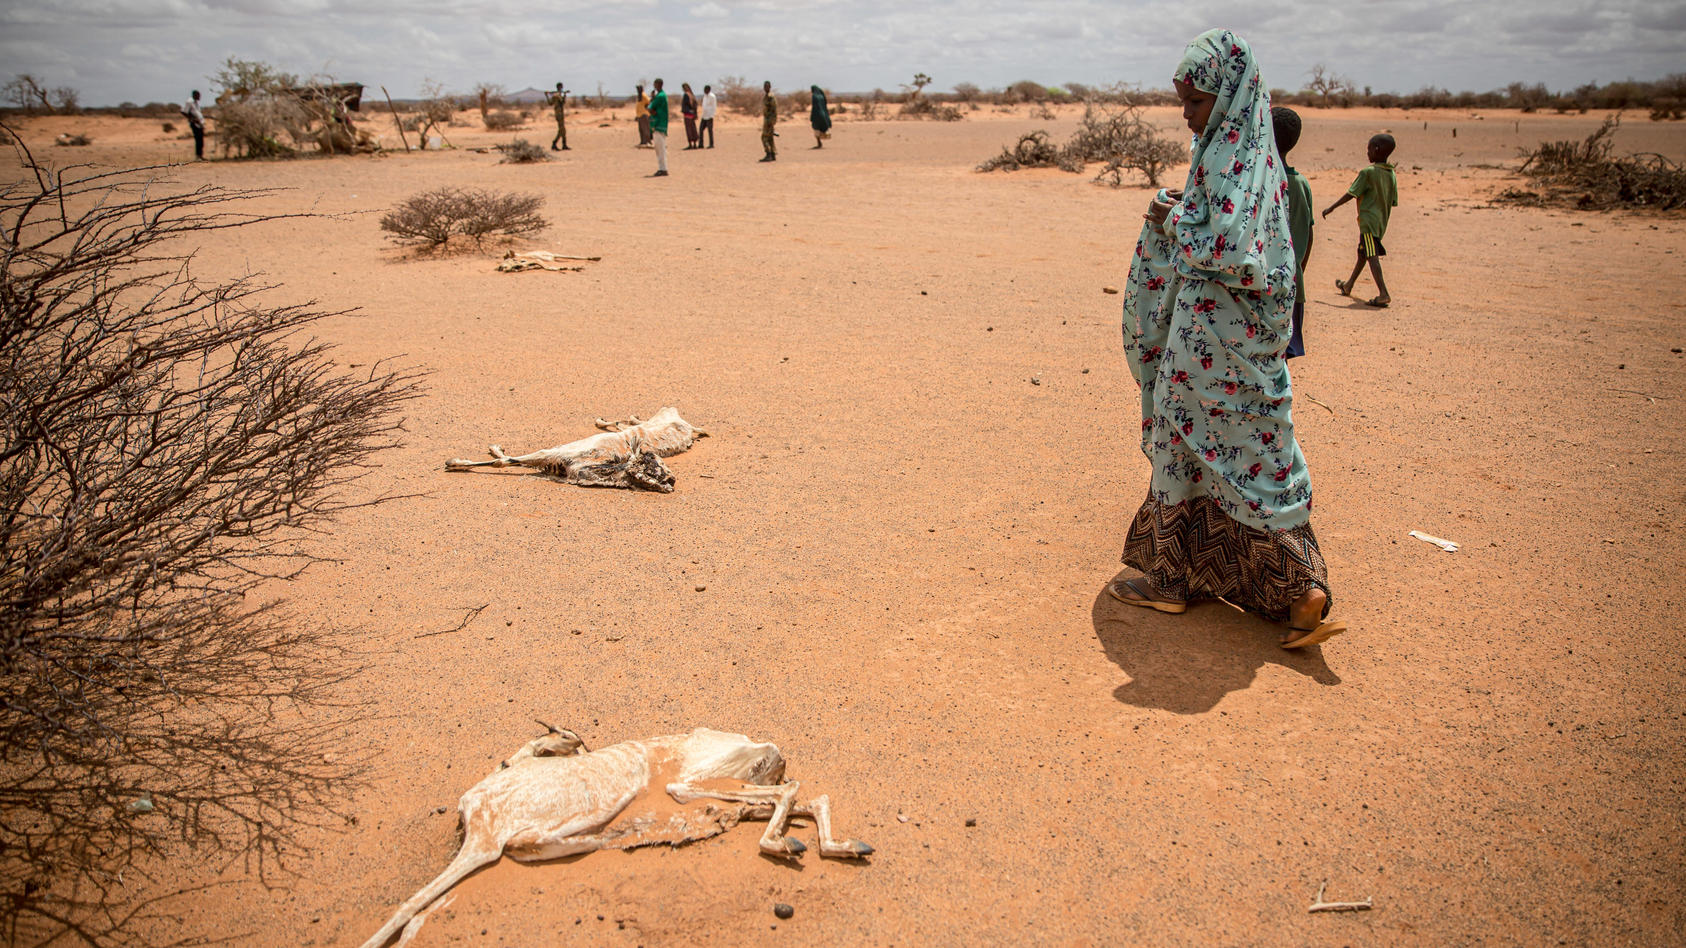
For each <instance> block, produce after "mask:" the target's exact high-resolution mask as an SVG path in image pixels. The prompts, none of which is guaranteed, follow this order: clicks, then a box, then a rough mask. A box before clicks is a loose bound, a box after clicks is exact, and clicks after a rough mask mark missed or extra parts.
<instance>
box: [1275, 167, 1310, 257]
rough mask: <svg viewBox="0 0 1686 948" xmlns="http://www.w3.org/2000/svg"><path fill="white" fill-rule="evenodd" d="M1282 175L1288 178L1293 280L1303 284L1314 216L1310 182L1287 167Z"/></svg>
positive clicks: (1289, 232)
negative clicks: (1292, 246) (1292, 244)
mask: <svg viewBox="0 0 1686 948" xmlns="http://www.w3.org/2000/svg"><path fill="white" fill-rule="evenodd" d="M1282 173H1283V174H1285V175H1287V176H1288V236H1289V237H1290V238H1291V239H1292V240H1293V241H1294V279H1296V280H1298V281H1300V282H1301V283H1303V282H1305V258H1306V257H1307V256H1308V255H1310V253H1311V228H1312V225H1313V224H1314V223H1315V221H1314V220H1313V218H1314V217H1315V215H1313V214H1312V212H1311V182H1310V181H1307V180H1306V179H1305V175H1303V174H1300V173H1299V172H1298V171H1295V170H1294V169H1293V168H1290V167H1288V166H1287V165H1283V166H1282Z"/></svg>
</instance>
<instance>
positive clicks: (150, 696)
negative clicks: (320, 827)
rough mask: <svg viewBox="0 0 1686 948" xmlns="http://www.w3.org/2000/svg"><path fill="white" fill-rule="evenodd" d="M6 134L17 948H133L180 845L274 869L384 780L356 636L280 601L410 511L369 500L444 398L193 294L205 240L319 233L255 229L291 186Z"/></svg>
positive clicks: (258, 313)
mask: <svg viewBox="0 0 1686 948" xmlns="http://www.w3.org/2000/svg"><path fill="white" fill-rule="evenodd" d="M0 135H3V136H4V137H5V138H6V139H7V140H8V141H9V142H10V144H11V145H12V147H13V148H14V149H15V150H16V151H17V153H18V157H19V162H20V165H21V166H22V174H21V175H20V176H19V177H18V178H17V179H16V180H14V181H13V182H12V183H10V184H7V185H5V186H3V187H0V366H3V367H4V369H3V371H0V405H4V411H0V682H3V687H0V853H3V858H0V891H3V892H5V893H6V897H5V898H4V899H3V900H0V941H5V942H6V943H8V944H23V943H29V942H32V941H47V940H52V939H53V938H56V937H58V936H59V935H61V934H62V933H64V932H66V931H69V932H71V933H73V935H74V936H76V937H79V938H81V939H83V940H88V941H96V942H98V941H111V940H122V939H123V936H124V934H125V931H126V930H127V929H126V926H127V925H128V924H129V923H131V922H132V921H133V920H134V917H135V916H134V914H133V913H134V911H135V906H133V905H129V904H126V903H127V901H128V898H129V896H128V892H129V891H131V890H132V888H131V887H133V886H134V885H135V882H136V877H137V876H143V877H144V875H145V873H146V870H147V867H148V866H149V865H155V864H156V863H155V861H154V857H156V856H158V855H159V854H160V853H161V845H162V843H163V842H164V841H165V840H167V839H169V840H174V841H177V842H185V843H187V844H189V845H191V846H196V847H200V848H201V849H205V850H210V851H213V852H221V853H225V854H226V853H230V852H233V853H238V854H244V855H246V856H248V857H250V858H251V859H253V861H254V862H255V864H256V868H257V870H258V872H259V874H260V875H264V874H266V873H269V872H271V871H273V869H274V868H275V867H276V864H277V860H278V859H279V858H280V856H281V854H282V852H283V849H284V847H285V846H286V845H287V842H288V840H289V832H290V829H291V828H293V827H296V825H297V823H298V821H301V820H303V821H306V822H309V821H312V820H319V819H323V818H326V816H327V815H328V814H330V813H331V811H332V806H333V803H334V801H335V800H336V799H337V792H338V789H339V787H338V785H339V784H341V783H342V782H343V781H345V780H346V779H348V778H350V777H352V776H353V775H354V774H355V773H356V771H357V769H358V767H359V766H360V760H359V758H358V756H357V755H356V754H354V753H353V754H347V753H346V752H345V751H344V748H343V746H342V742H341V740H340V739H339V734H340V729H341V728H342V727H343V726H344V724H345V723H346V722H347V721H348V720H349V719H350V718H352V717H355V716H356V713H357V712H356V710H355V707H354V706H349V705H347V704H345V703H343V702H342V700H341V698H342V694H343V692H342V690H341V687H340V686H341V684H342V683H343V681H344V680H345V679H346V678H347V677H348V676H349V675H351V674H354V673H355V670H356V669H355V667H354V666H355V661H354V660H352V659H350V658H348V655H347V653H346V651H345V645H346V643H345V641H344V640H343V639H341V638H339V636H342V635H344V634H345V633H343V632H335V631H331V630H329V629H327V628H325V627H323V626H318V625H314V624H309V623H302V622H300V621H298V620H296V619H294V618H291V617H289V616H288V615H287V614H286V613H285V612H284V611H283V609H282V608H281V606H280V603H279V602H278V600H277V599H276V598H275V596H276V593H277V589H278V584H279V583H280V582H282V581H285V580H286V579H289V578H291V577H294V576H296V575H297V574H298V573H299V572H300V571H301V570H302V569H304V568H305V566H307V565H308V564H309V563H311V562H312V561H313V560H314V555H313V554H312V552H311V550H310V548H308V547H307V546H305V545H303V542H302V541H303V540H304V539H305V538H306V537H307V536H308V535H309V534H310V533H311V532H313V531H314V532H319V531H321V530H322V529H323V527H325V525H326V524H327V522H328V521H329V520H330V519H331V518H332V517H334V516H335V515H336V514H339V513H341V512H343V511H346V510H348V509H351V508H353V507H357V506H362V505H365V504H369V503H375V502H379V501H380V500H382V499H384V498H382V497H378V496H365V494H364V492H363V491H362V490H361V489H359V488H357V487H356V486H355V482H356V481H357V480H358V478H359V477H360V476H361V474H362V473H363V471H364V470H365V469H366V468H368V467H369V466H370V464H371V459H372V457H373V456H374V454H375V453H376V452H378V451H379V450H381V449H382V448H385V447H387V446H390V445H392V444H393V443H395V439H396V437H397V436H398V433H399V431H400V430H401V421H400V420H399V418H398V417H397V411H398V409H399V408H400V407H401V405H402V403H403V402H404V401H405V400H407V399H410V398H413V397H415V396H416V395H417V394H418V389H417V383H416V379H415V375H414V373H413V372H406V371H395V370H391V369H387V368H382V367H376V368H373V369H368V370H365V371H364V372H362V373H358V374H351V373H348V372H347V371H346V370H344V369H342V368H340V367H339V366H337V365H336V364H335V362H334V360H333V356H332V350H331V349H330V348H329V347H328V346H326V345H324V344H322V343H319V342H316V341H314V340H313V339H310V338H309V337H308V336H307V335H306V334H307V333H308V330H309V328H310V326H311V325H312V324H314V323H315V322H317V321H318V320H321V319H323V318H325V317H328V316H334V315H341V314H338V313H331V312H325V311H322V310H319V309H316V308H314V307H312V306H310V305H281V306H275V305H270V304H267V303H265V302H264V301H263V300H262V299H261V298H260V296H261V295H262V294H263V293H264V292H265V291H267V290H270V289H272V288H271V287H265V286H261V285H258V284H255V283H253V282H250V281H249V280H236V281H234V282H227V283H215V284H207V283H204V282H201V281H199V280H197V279H195V278H194V277H193V276H192V275H191V273H190V271H189V262H190V257H189V256H187V252H186V251H183V250H181V249H179V248H181V247H183V246H189V245H191V244H192V243H194V242H196V241H197V240H198V239H202V238H203V237H205V236H206V235H208V234H211V233H213V232H217V231H222V230H226V229H229V228H234V227H241V226H246V225H250V224H253V223H258V222H262V221H269V220H274V219H276V217H278V216H287V217H290V216H301V215H265V214H260V213H253V212H248V211H242V210H240V208H241V205H242V203H243V202H246V201H249V200H251V199H254V198H257V197H260V196H262V195H264V194H265V193H266V192H262V191H249V190H227V189H223V188H218V187H212V186H202V187H199V188H197V189H192V190H180V189H176V188H172V187H171V186H170V185H169V184H168V182H164V181H160V180H157V179H156V178H153V177H150V176H151V175H153V174H157V173H159V169H137V170H133V171H96V170H89V169H85V168H84V169H69V170H62V171H61V170H54V169H51V168H48V167H45V166H43V165H42V164H40V163H38V162H37V161H36V160H35V158H34V157H33V156H32V155H31V154H30V153H29V152H28V150H27V149H26V148H25V147H24V146H23V143H22V142H21V140H18V139H17V136H16V135H15V134H14V133H12V132H11V130H10V129H7V128H5V127H4V126H3V125H0ZM182 238H186V241H185V242H184V241H183V240H182ZM330 752H331V754H330ZM125 874H127V876H125Z"/></svg>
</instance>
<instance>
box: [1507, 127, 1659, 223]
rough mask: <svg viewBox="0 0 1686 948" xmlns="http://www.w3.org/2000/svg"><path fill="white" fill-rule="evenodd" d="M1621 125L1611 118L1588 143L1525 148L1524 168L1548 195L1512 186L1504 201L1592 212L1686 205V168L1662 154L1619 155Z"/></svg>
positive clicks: (1551, 144)
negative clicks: (1617, 130)
mask: <svg viewBox="0 0 1686 948" xmlns="http://www.w3.org/2000/svg"><path fill="white" fill-rule="evenodd" d="M1620 127H1621V119H1620V118H1619V117H1617V116H1610V117H1609V118H1606V119H1605V120H1604V124H1602V125H1600V126H1599V127H1598V130H1597V131H1595V132H1593V133H1592V134H1591V135H1588V136H1587V137H1586V139H1585V140H1583V141H1578V142H1577V141H1559V142H1541V143H1540V146H1539V147H1538V148H1535V149H1534V150H1533V151H1527V152H1524V160H1523V162H1522V167H1521V169H1520V170H1521V171H1522V173H1524V174H1527V175H1531V176H1532V177H1534V178H1535V179H1536V180H1537V181H1538V182H1539V183H1540V184H1541V185H1542V186H1543V188H1544V193H1540V194H1536V193H1535V192H1532V191H1520V190H1517V189H1509V190H1508V191H1507V192H1506V193H1503V194H1500V195H1499V199H1500V200H1509V201H1515V202H1517V203H1523V204H1530V203H1550V204H1567V205H1572V206H1574V207H1579V208H1582V209H1586V210H1604V209H1609V208H1614V207H1647V208H1652V209H1655V210H1662V211H1677V210H1681V209H1686V169H1683V168H1681V166H1680V165H1679V164H1677V163H1675V162H1673V161H1670V160H1669V159H1667V158H1665V157H1663V156H1662V155H1658V154H1636V155H1627V156H1625V157H1615V156H1614V155H1613V154H1612V153H1613V151H1614V148H1615V141H1614V136H1615V133H1616V129H1618V128H1620Z"/></svg>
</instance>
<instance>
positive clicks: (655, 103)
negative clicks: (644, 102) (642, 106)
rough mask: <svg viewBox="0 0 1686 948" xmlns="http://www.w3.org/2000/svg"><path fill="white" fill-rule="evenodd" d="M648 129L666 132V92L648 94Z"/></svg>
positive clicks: (664, 133)
mask: <svg viewBox="0 0 1686 948" xmlns="http://www.w3.org/2000/svg"><path fill="white" fill-rule="evenodd" d="M650 131H652V132H661V133H662V134H663V135H666V134H667V93H666V92H658V93H656V94H655V95H652V96H650Z"/></svg>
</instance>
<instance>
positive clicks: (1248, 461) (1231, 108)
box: [1124, 30, 1311, 530]
mask: <svg viewBox="0 0 1686 948" xmlns="http://www.w3.org/2000/svg"><path fill="white" fill-rule="evenodd" d="M1175 78H1176V79H1178V80H1180V81H1184V82H1189V83H1192V84H1193V85H1194V86H1195V87H1196V88H1198V89H1200V90H1201V91H1202V92H1207V93H1210V94H1212V95H1215V96H1217V102H1216V103H1215V104H1214V105H1213V107H1212V117H1211V119H1210V120H1209V121H1208V123H1207V126H1206V128H1205V130H1204V131H1202V132H1201V134H1200V135H1199V136H1197V137H1196V138H1195V139H1194V147H1193V151H1192V154H1191V162H1190V165H1189V171H1188V181H1187V183H1186V184H1184V186H1183V196H1182V199H1181V200H1179V201H1177V202H1176V203H1175V204H1174V206H1172V208H1171V210H1170V212H1169V213H1168V214H1166V216H1165V221H1164V224H1163V225H1156V224H1155V223H1153V222H1152V221H1151V220H1149V221H1148V222H1146V223H1145V224H1144V226H1143V227H1142V233H1141V238H1140V240H1139V241H1138V242H1137V244H1136V252H1135V257H1134V259H1133V260H1132V261H1131V265H1130V278H1129V282H1128V283H1127V284H1126V286H1127V289H1126V291H1125V294H1124V351H1125V353H1126V355H1127V357H1128V358H1129V362H1130V371H1131V374H1132V375H1134V376H1135V379H1136V382H1137V383H1138V384H1139V385H1141V408H1142V418H1141V425H1142V427H1141V438H1142V453H1143V454H1145V455H1146V456H1147V458H1148V461H1149V463H1150V464H1151V465H1152V468H1153V475H1152V481H1151V483H1150V485H1149V487H1148V492H1149V496H1150V497H1151V498H1152V499H1153V500H1155V501H1157V502H1158V503H1160V504H1163V505H1166V506H1170V505H1175V504H1179V503H1182V502H1184V501H1189V500H1195V499H1198V498H1210V499H1212V500H1213V501H1215V502H1216V503H1217V504H1218V506H1219V508H1220V509H1221V510H1222V511H1223V513H1224V514H1226V515H1227V516H1229V517H1230V518H1231V519H1234V520H1237V521H1240V522H1241V523H1243V524H1246V525H1247V526H1251V527H1257V528H1261V529H1270V530H1286V529H1291V528H1294V527H1297V526H1299V525H1300V524H1303V523H1306V522H1307V520H1308V518H1309V516H1310V513H1311V476H1310V474H1309V473H1308V472H1307V470H1306V465H1305V458H1304V456H1303V455H1302V454H1301V452H1300V447H1299V443H1298V442H1297V441H1296V440H1295V438H1294V425H1293V418H1292V409H1293V389H1292V386H1291V383H1290V379H1289V376H1288V367H1287V363H1286V362H1284V361H1283V358H1282V351H1283V349H1284V348H1285V347H1286V346H1287V344H1288V335H1289V331H1290V328H1291V319H1290V314H1291V313H1292V311H1293V308H1294V249H1293V241H1292V238H1291V237H1290V236H1289V230H1288V181H1287V179H1286V178H1285V177H1284V176H1283V174H1282V166H1281V161H1280V160H1279V159H1278V158H1277V157H1276V142H1275V136H1274V134H1273V133H1272V131H1271V125H1270V96H1269V93H1268V92H1267V91H1266V88H1265V85H1264V82H1263V80H1262V79H1260V77H1259V68H1258V64H1257V63H1256V62H1254V60H1253V51H1252V50H1251V49H1250V48H1249V47H1248V46H1247V42H1246V41H1245V40H1243V39H1241V38H1240V37H1238V36H1236V35H1235V34H1233V33H1231V32H1229V31H1228V30H1213V31H1211V32H1209V33H1203V34H1201V35H1200V36H1199V37H1196V38H1195V40H1194V42H1192V43H1190V44H1189V45H1188V49H1187V51H1186V52H1185V53H1184V54H1183V59H1182V62H1180V63H1179V64H1178V65H1177V70H1176V73H1175ZM1160 200H1162V201H1168V200H1169V198H1168V197H1167V196H1166V194H1165V193H1164V192H1161V193H1160Z"/></svg>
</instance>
